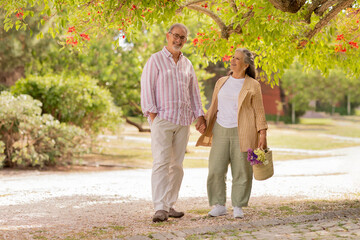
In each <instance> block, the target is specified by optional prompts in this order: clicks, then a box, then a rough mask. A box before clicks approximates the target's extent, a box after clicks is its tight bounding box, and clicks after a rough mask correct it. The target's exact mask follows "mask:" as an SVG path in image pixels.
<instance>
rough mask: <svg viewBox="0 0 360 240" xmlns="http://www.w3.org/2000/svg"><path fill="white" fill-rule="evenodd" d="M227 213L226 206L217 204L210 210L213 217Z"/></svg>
mask: <svg viewBox="0 0 360 240" xmlns="http://www.w3.org/2000/svg"><path fill="white" fill-rule="evenodd" d="M225 214H226V207H225V206H223V205H219V204H216V205H215V207H214V208H213V209H212V210H211V211H210V212H209V215H210V216H211V217H218V216H222V215H225Z"/></svg>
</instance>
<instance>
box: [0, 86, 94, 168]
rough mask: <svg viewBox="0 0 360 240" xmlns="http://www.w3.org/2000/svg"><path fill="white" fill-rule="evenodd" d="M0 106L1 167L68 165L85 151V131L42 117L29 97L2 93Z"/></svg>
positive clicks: (36, 102)
mask: <svg viewBox="0 0 360 240" xmlns="http://www.w3.org/2000/svg"><path fill="white" fill-rule="evenodd" d="M0 106H1V107H0V167H28V166H32V167H43V166H45V165H56V164H68V163H72V161H73V160H74V159H75V158H76V157H78V156H80V155H81V154H82V153H85V152H86V151H87V143H86V141H87V139H88V137H87V134H86V133H85V131H83V130H82V129H81V128H79V127H76V126H69V125H67V124H65V123H60V122H59V121H58V120H56V119H54V117H53V116H51V115H49V114H43V115H41V102H40V101H38V100H34V99H33V98H32V97H30V96H29V95H19V96H17V97H14V96H13V95H12V94H11V93H10V92H7V91H4V92H1V93H0Z"/></svg>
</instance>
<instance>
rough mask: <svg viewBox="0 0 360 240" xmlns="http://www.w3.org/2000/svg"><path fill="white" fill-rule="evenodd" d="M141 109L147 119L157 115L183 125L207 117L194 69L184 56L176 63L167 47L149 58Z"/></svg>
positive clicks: (142, 82) (146, 66)
mask: <svg viewBox="0 0 360 240" xmlns="http://www.w3.org/2000/svg"><path fill="white" fill-rule="evenodd" d="M141 108H142V111H143V113H144V116H146V117H149V113H150V112H152V113H157V114H158V115H157V116H158V117H159V118H161V119H165V120H167V121H169V122H172V123H174V124H177V125H182V126H187V125H190V124H191V123H192V122H193V121H194V119H196V118H198V117H200V116H203V115H204V111H203V108H202V104H201V98H200V91H199V86H198V82H197V79H196V75H195V71H194V68H193V66H192V64H191V62H190V60H189V59H187V58H186V57H185V56H184V55H183V54H182V53H181V54H180V57H179V61H178V62H177V64H176V63H175V61H174V59H173V57H172V54H171V53H170V52H169V51H168V50H167V49H166V47H164V48H163V50H161V51H160V52H157V53H155V54H153V55H152V56H151V57H150V58H149V60H148V61H147V63H146V64H145V67H144V70H143V73H142V75H141Z"/></svg>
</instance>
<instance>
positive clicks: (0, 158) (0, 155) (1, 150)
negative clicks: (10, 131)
mask: <svg viewBox="0 0 360 240" xmlns="http://www.w3.org/2000/svg"><path fill="white" fill-rule="evenodd" d="M5 158H6V155H5V143H4V142H3V141H0V168H2V167H3V162H4V160H5Z"/></svg>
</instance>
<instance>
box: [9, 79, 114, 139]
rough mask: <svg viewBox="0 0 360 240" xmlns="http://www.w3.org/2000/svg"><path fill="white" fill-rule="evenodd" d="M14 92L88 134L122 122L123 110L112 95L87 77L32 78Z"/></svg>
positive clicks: (24, 80)
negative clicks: (34, 100)
mask: <svg viewBox="0 0 360 240" xmlns="http://www.w3.org/2000/svg"><path fill="white" fill-rule="evenodd" d="M11 91H12V93H14V94H15V95H20V94H28V95H30V96H32V97H33V98H34V99H38V100H39V101H40V102H42V110H43V113H48V114H51V115H52V116H54V117H55V118H56V119H58V120H59V121H60V122H66V123H71V124H75V125H77V126H79V127H81V128H84V129H85V130H86V131H88V132H93V133H98V132H99V131H101V130H102V129H104V128H107V129H113V128H115V127H116V126H117V124H118V123H119V121H120V110H119V109H118V108H117V107H116V106H115V105H114V104H113V102H112V101H113V99H112V97H111V95H110V92H109V91H108V90H107V89H104V88H102V87H99V86H98V85H97V82H96V81H95V80H94V79H91V78H90V77H87V76H78V77H61V76H56V75H55V76H43V77H38V76H29V77H27V78H25V79H21V80H19V81H17V82H16V84H15V85H14V86H13V87H12V88H11Z"/></svg>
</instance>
